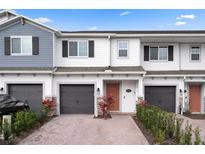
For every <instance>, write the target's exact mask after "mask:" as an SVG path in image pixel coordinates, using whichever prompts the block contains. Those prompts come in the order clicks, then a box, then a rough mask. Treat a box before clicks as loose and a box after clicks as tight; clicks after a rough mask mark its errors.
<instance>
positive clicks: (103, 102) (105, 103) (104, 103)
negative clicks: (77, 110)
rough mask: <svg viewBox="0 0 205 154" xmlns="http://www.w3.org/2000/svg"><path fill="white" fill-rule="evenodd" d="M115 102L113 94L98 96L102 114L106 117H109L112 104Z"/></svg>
mask: <svg viewBox="0 0 205 154" xmlns="http://www.w3.org/2000/svg"><path fill="white" fill-rule="evenodd" d="M113 103H115V101H114V97H113V96H112V95H109V96H107V97H106V96H102V97H99V98H98V105H99V109H100V111H101V112H102V116H103V118H104V119H107V118H108V115H109V114H110V110H109V109H110V106H111V104H113Z"/></svg>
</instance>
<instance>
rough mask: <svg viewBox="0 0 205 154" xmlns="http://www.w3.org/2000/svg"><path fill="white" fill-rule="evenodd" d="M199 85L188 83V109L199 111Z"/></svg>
mask: <svg viewBox="0 0 205 154" xmlns="http://www.w3.org/2000/svg"><path fill="white" fill-rule="evenodd" d="M200 102H201V85H189V111H190V112H200Z"/></svg>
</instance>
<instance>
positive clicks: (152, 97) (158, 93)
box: [145, 86, 176, 112]
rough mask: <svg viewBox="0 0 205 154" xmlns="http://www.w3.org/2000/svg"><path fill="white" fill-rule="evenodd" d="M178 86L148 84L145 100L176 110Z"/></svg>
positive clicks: (167, 109) (163, 107)
mask: <svg viewBox="0 0 205 154" xmlns="http://www.w3.org/2000/svg"><path fill="white" fill-rule="evenodd" d="M175 95H176V87H175V86H146V87H145V100H146V101H147V102H148V103H150V104H152V105H155V106H159V107H160V108H162V109H164V110H166V111H169V112H175V104H176V96H175Z"/></svg>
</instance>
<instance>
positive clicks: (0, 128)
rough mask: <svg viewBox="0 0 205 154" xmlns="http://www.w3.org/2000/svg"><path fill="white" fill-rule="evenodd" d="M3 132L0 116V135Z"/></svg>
mask: <svg viewBox="0 0 205 154" xmlns="http://www.w3.org/2000/svg"><path fill="white" fill-rule="evenodd" d="M1 133H2V121H1V117H0V135H1Z"/></svg>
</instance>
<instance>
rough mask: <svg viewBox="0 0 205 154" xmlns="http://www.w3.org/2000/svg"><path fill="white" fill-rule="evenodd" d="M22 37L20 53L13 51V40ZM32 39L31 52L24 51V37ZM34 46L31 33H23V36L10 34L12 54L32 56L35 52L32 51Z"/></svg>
mask: <svg viewBox="0 0 205 154" xmlns="http://www.w3.org/2000/svg"><path fill="white" fill-rule="evenodd" d="M15 38H17V39H20V48H21V51H20V53H13V46H12V45H13V42H12V41H13V40H12V39H15ZM25 38H26V39H27V38H29V39H31V53H23V48H22V47H23V39H25ZM32 46H33V42H32V36H29V35H21V36H10V51H11V56H32V55H33V53H32Z"/></svg>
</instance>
